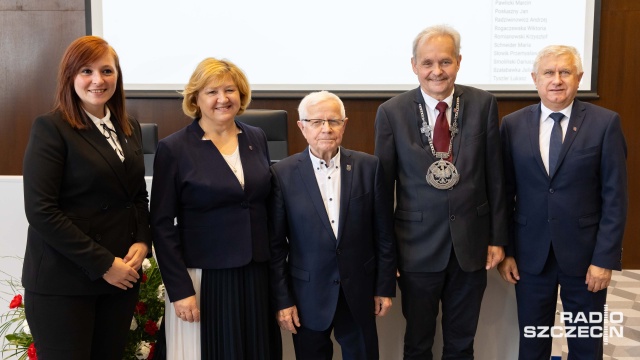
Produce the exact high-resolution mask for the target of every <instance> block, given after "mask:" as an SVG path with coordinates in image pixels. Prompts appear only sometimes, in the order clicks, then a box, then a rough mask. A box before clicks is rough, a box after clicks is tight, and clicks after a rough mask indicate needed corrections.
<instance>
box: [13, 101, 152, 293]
mask: <svg viewBox="0 0 640 360" xmlns="http://www.w3.org/2000/svg"><path fill="white" fill-rule="evenodd" d="M111 120H112V122H113V125H114V126H115V128H116V132H117V133H118V140H119V141H120V145H121V147H122V151H123V153H124V157H125V161H124V162H122V161H120V158H119V157H118V155H117V154H116V152H115V151H114V150H113V148H112V147H111V145H110V144H109V142H108V141H107V139H106V138H105V137H104V135H103V134H102V133H101V132H100V130H98V128H97V127H96V126H95V125H94V124H93V122H92V121H90V120H89V124H90V128H89V129H86V130H78V129H73V128H72V127H71V126H70V125H69V123H67V122H66V121H64V120H63V119H62V116H61V114H60V113H51V114H47V115H43V116H40V117H38V118H37V119H36V120H35V121H34V123H33V125H32V127H31V136H30V138H29V143H28V145H27V149H26V151H25V154H24V171H23V174H24V176H23V179H24V208H25V213H26V215H27V220H28V221H29V230H28V233H27V249H26V252H25V256H24V265H23V268H22V285H23V286H24V287H25V288H26V289H27V290H30V291H33V292H37V293H41V294H52V295H95V294H104V293H115V292H120V291H123V290H121V289H119V288H117V287H115V286H113V285H110V284H109V283H107V282H106V281H104V280H103V279H102V276H103V275H104V273H105V272H106V271H107V270H108V269H109V268H110V267H111V265H112V264H113V260H114V257H116V256H117V257H120V258H124V257H125V255H126V254H127V252H128V251H129V248H130V247H131V245H132V244H133V243H135V242H144V243H146V244H147V245H148V246H149V248H151V233H150V231H149V201H148V197H147V188H146V183H145V181H144V155H143V152H142V136H141V133H140V125H139V124H138V122H137V121H136V120H135V119H130V122H131V125H132V127H133V134H132V136H129V137H127V136H124V134H123V132H122V129H121V128H120V125H119V123H118V121H116V119H115V118H113V117H112V119H111ZM134 289H137V287H135V288H134ZM135 291H137V290H135Z"/></svg>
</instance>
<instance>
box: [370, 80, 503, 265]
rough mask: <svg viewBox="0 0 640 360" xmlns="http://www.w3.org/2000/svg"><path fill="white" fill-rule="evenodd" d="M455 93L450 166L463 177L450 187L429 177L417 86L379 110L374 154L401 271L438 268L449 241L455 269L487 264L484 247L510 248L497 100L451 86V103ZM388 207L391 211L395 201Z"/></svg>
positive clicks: (445, 261) (448, 251)
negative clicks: (456, 111)
mask: <svg viewBox="0 0 640 360" xmlns="http://www.w3.org/2000/svg"><path fill="white" fill-rule="evenodd" d="M458 97H459V98H460V109H459V116H458V128H459V133H458V134H457V135H456V136H455V137H454V139H453V163H454V164H455V166H456V168H457V169H458V173H459V175H460V180H459V182H458V184H457V185H455V186H454V187H453V188H451V189H449V190H438V189H436V188H434V187H432V186H430V185H429V184H428V183H427V181H426V175H427V171H428V168H429V166H430V165H431V164H432V163H433V162H434V161H436V158H435V156H434V155H433V153H432V152H431V148H430V147H429V143H428V141H427V137H426V136H425V135H424V134H422V133H421V132H420V127H421V126H422V119H421V117H420V111H419V108H418V105H419V104H422V107H423V109H424V110H426V108H425V104H424V98H423V96H422V93H421V92H420V88H416V89H413V90H410V91H407V92H405V93H403V94H400V95H398V96H396V97H394V98H391V99H390V100H388V101H386V102H385V103H383V104H382V105H380V107H379V108H378V112H377V114H376V122H375V139H376V147H375V154H376V155H377V156H378V157H379V158H380V161H381V163H382V166H383V168H384V173H385V177H386V186H387V189H388V191H389V192H390V193H393V190H394V186H395V195H396V201H397V206H396V209H395V215H394V220H395V223H394V225H395V231H396V240H397V242H398V263H399V264H398V267H399V268H400V270H404V271H410V272H436V271H442V270H444V269H445V267H446V266H447V264H448V263H449V259H450V255H451V247H452V246H453V248H454V249H455V254H456V256H457V259H458V262H459V263H460V267H461V268H462V269H463V270H464V271H476V270H480V269H484V267H485V265H486V261H487V248H488V246H489V245H507V221H506V219H507V215H506V199H505V191H504V174H503V169H502V153H501V149H500V133H499V128H498V104H497V102H496V98H495V97H494V96H493V95H491V94H490V93H488V92H486V91H483V90H480V89H476V88H473V87H469V86H463V85H458V84H456V85H455V90H454V94H453V107H455V105H456V99H457V98H458ZM425 116H426V115H425ZM388 206H389V208H393V199H392V200H391V201H390V202H389V204H388Z"/></svg>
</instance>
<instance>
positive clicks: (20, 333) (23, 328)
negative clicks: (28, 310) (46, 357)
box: [0, 279, 38, 360]
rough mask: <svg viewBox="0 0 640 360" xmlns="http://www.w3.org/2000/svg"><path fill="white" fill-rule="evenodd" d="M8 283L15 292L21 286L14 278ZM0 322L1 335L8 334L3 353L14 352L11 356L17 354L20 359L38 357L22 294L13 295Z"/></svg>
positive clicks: (0, 316) (30, 359)
mask: <svg viewBox="0 0 640 360" xmlns="http://www.w3.org/2000/svg"><path fill="white" fill-rule="evenodd" d="M8 284H9V286H10V287H11V289H12V290H13V292H14V293H17V292H18V290H19V288H20V286H19V285H16V282H15V280H14V279H12V280H9V281H8ZM0 322H1V323H2V325H0V335H2V334H6V335H5V339H6V343H5V344H4V346H3V347H2V353H3V354H5V353H7V352H10V353H13V354H12V355H11V356H17V357H18V360H26V359H27V358H28V359H29V360H35V359H38V357H37V355H36V349H35V347H34V345H33V337H32V336H31V332H30V331H29V326H28V325H27V319H26V318H25V315H24V304H23V303H22V295H20V294H18V295H16V296H14V297H13V299H12V300H11V302H10V303H9V311H8V312H6V313H4V314H2V315H0Z"/></svg>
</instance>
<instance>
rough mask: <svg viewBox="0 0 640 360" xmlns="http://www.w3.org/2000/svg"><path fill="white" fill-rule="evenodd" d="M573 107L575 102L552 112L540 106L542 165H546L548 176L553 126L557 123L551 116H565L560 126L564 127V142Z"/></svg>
mask: <svg viewBox="0 0 640 360" xmlns="http://www.w3.org/2000/svg"><path fill="white" fill-rule="evenodd" d="M572 106H573V101H572V102H571V104H569V106H567V107H566V108H564V109H562V110H560V111H552V110H550V109H549V108H547V107H546V106H544V105H543V104H542V103H541V104H540V137H539V141H540V156H542V163H543V164H544V168H545V169H547V174H548V173H549V140H550V139H551V130H552V129H553V124H554V123H555V121H553V119H552V118H551V117H549V115H551V114H552V113H554V112H559V113H562V114H563V115H564V118H562V120H560V126H561V127H562V141H563V142H564V136H565V134H566V133H567V127H568V126H569V117H571V107H572Z"/></svg>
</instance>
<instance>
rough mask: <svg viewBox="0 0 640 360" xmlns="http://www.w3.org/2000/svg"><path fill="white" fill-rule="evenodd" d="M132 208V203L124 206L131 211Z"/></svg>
mask: <svg viewBox="0 0 640 360" xmlns="http://www.w3.org/2000/svg"><path fill="white" fill-rule="evenodd" d="M132 206H133V204H132V203H131V202H127V203H126V204H124V207H126V208H127V209H131V207H132Z"/></svg>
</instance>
